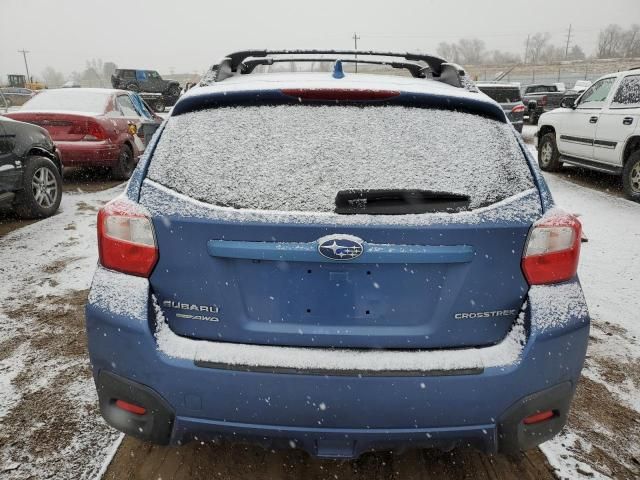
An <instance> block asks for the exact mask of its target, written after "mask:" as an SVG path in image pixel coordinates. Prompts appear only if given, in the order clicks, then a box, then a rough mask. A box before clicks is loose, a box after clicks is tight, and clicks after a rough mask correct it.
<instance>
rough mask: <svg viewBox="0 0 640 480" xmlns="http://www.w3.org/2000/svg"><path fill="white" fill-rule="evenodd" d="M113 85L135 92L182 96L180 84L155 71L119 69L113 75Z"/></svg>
mask: <svg viewBox="0 0 640 480" xmlns="http://www.w3.org/2000/svg"><path fill="white" fill-rule="evenodd" d="M111 85H113V88H123V89H125V90H131V91H134V92H150V93H162V94H164V95H169V96H172V97H177V96H178V95H180V84H179V83H178V82H176V81H175V80H164V79H163V78H162V77H161V76H160V74H159V73H158V72H156V71H155V70H135V69H118V70H116V71H115V73H114V74H113V75H111Z"/></svg>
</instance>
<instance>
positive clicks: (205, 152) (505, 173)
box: [149, 105, 533, 212]
mask: <svg viewBox="0 0 640 480" xmlns="http://www.w3.org/2000/svg"><path fill="white" fill-rule="evenodd" d="M149 178H151V179H152V180H155V181H157V182H159V183H161V184H164V185H166V186H168V187H170V188H172V189H174V190H176V191H178V192H181V193H184V194H186V195H189V196H191V197H193V198H197V199H199V200H202V201H205V202H209V203H212V204H215V205H221V206H228V207H234V208H248V209H261V210H287V211H314V212H332V211H334V209H335V207H336V203H335V202H336V195H337V194H338V192H340V191H345V190H360V189H362V190H370V189H383V190H388V189H402V190H404V189H407V190H409V189H420V190H429V191H435V192H453V193H457V194H462V195H468V196H469V197H470V199H471V202H470V208H475V207H479V206H483V205H487V204H491V203H494V202H497V201H499V200H502V199H504V198H506V197H509V196H511V195H514V194H516V193H519V192H521V191H523V190H525V189H528V188H531V187H532V186H533V183H532V180H531V174H530V172H529V169H528V166H527V164H526V162H525V159H524V156H523V154H522V151H521V150H520V147H519V145H518V143H517V141H516V138H515V137H514V135H513V133H512V132H511V129H510V127H509V126H508V125H507V124H504V123H500V122H497V121H494V120H489V119H486V118H483V117H480V116H477V115H472V114H468V113H460V112H452V111H443V110H432V109H423V108H408V107H402V106H385V107H382V106H376V107H358V106H307V105H304V106H289V105H287V106H260V107H257V106H252V107H228V108H220V109H214V110H205V111H199V112H193V113H186V114H183V115H180V116H176V117H173V118H170V119H169V121H168V124H167V127H166V128H165V130H164V133H163V135H162V137H161V139H160V142H159V144H158V146H157V147H156V150H155V153H154V158H153V160H152V163H151V166H150V169H149Z"/></svg>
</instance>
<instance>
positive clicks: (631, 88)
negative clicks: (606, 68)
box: [611, 75, 640, 108]
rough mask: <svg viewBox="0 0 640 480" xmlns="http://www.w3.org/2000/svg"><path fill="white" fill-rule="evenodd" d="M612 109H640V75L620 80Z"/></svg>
mask: <svg viewBox="0 0 640 480" xmlns="http://www.w3.org/2000/svg"><path fill="white" fill-rule="evenodd" d="M611 107H612V108H635V107H640V75H629V76H628V77H625V78H623V79H622V82H620V86H619V87H618V90H617V91H616V94H615V96H614V97H613V101H612V102H611Z"/></svg>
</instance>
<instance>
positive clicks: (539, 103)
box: [522, 84, 564, 125]
mask: <svg viewBox="0 0 640 480" xmlns="http://www.w3.org/2000/svg"><path fill="white" fill-rule="evenodd" d="M563 95H564V90H561V89H559V88H558V85H557V84H535V85H527V86H526V87H525V89H524V94H523V96H522V97H523V98H522V101H523V103H524V105H525V107H526V111H525V114H526V115H527V116H528V120H529V123H531V124H532V125H536V124H537V123H538V119H539V118H540V115H542V114H543V113H544V112H549V111H551V110H553V109H554V108H558V107H559V106H560V101H561V100H562V97H563Z"/></svg>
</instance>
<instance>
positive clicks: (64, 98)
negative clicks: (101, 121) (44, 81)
mask: <svg viewBox="0 0 640 480" xmlns="http://www.w3.org/2000/svg"><path fill="white" fill-rule="evenodd" d="M110 97H111V93H110V92H96V91H87V90H83V89H72V88H69V89H67V88H64V89H56V90H46V91H44V92H42V93H39V94H38V95H36V96H34V97H33V98H32V99H31V100H29V101H28V102H27V103H25V104H24V105H23V106H22V108H21V109H20V110H21V111H40V110H66V111H73V112H85V113H96V114H99V113H104V112H105V110H106V107H107V102H108V101H109V98H110Z"/></svg>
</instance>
